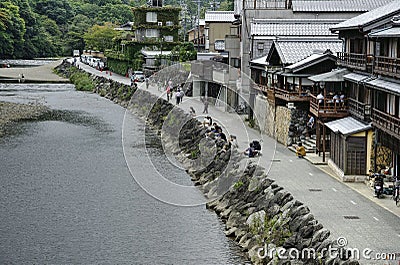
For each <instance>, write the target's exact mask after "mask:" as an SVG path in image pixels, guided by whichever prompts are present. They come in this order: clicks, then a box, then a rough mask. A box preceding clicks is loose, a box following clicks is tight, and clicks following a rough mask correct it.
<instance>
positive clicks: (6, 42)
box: [0, 1, 26, 58]
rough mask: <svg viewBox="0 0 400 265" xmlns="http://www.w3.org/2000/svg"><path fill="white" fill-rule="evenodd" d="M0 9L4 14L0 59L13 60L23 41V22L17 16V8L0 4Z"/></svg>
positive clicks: (0, 33)
mask: <svg viewBox="0 0 400 265" xmlns="http://www.w3.org/2000/svg"><path fill="white" fill-rule="evenodd" d="M0 8H1V10H2V12H3V13H4V14H5V15H4V16H3V17H4V22H3V23H4V27H3V28H4V29H2V30H0V57H3V58H15V57H17V56H18V54H16V53H15V51H16V50H17V49H18V47H20V46H22V44H23V41H24V39H23V36H24V34H25V31H26V28H25V21H24V20H23V19H22V18H21V17H20V15H19V7H18V6H16V5H14V4H12V3H11V2H9V1H7V2H2V3H0ZM6 18H7V19H6Z"/></svg>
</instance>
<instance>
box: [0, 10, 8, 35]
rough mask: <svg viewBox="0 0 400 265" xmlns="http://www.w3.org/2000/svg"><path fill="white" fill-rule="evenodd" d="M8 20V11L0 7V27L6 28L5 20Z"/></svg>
mask: <svg viewBox="0 0 400 265" xmlns="http://www.w3.org/2000/svg"><path fill="white" fill-rule="evenodd" d="M7 20H9V17H8V13H7V11H6V9H5V8H0V29H1V30H5V29H6V22H7Z"/></svg>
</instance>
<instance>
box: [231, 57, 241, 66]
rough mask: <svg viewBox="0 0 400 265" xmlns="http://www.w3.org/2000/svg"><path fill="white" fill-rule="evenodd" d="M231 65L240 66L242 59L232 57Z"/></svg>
mask: <svg viewBox="0 0 400 265" xmlns="http://www.w3.org/2000/svg"><path fill="white" fill-rule="evenodd" d="M231 66H233V67H235V68H239V67H240V59H238V58H231Z"/></svg>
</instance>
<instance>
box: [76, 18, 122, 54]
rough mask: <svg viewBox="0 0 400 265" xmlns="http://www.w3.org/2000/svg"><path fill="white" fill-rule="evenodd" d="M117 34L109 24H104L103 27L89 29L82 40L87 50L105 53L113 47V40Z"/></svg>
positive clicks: (96, 26)
mask: <svg viewBox="0 0 400 265" xmlns="http://www.w3.org/2000/svg"><path fill="white" fill-rule="evenodd" d="M119 34H120V33H119V32H118V31H116V30H114V26H113V25H112V24H111V23H105V24H104V26H99V25H94V26H93V27H91V28H90V29H89V30H88V32H87V33H86V34H85V35H84V37H83V38H84V40H85V44H86V47H87V48H89V49H93V50H99V51H105V50H106V49H111V48H112V47H113V39H114V38H115V37H117V36H118V35H119Z"/></svg>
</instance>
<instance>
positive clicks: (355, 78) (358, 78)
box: [343, 73, 369, 83]
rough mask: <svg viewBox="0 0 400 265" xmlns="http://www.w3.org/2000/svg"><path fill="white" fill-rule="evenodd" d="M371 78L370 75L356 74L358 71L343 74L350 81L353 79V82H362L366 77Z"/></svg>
mask: <svg viewBox="0 0 400 265" xmlns="http://www.w3.org/2000/svg"><path fill="white" fill-rule="evenodd" d="M367 78H369V76H367V75H361V74H356V73H351V74H347V75H344V76H343V79H344V80H348V81H353V82H356V83H358V82H361V81H363V80H365V79H367Z"/></svg>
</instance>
